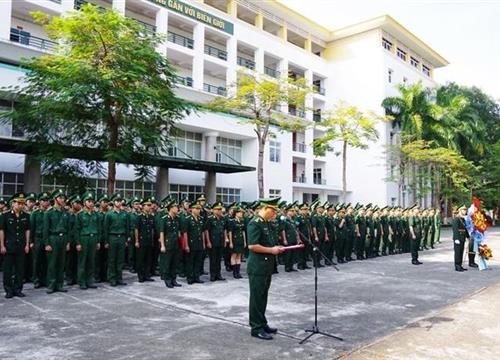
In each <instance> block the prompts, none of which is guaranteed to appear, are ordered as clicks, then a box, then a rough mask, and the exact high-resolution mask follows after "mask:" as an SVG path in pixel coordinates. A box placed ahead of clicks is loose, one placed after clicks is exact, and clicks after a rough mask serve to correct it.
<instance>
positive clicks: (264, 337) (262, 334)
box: [252, 330, 273, 340]
mask: <svg viewBox="0 0 500 360" xmlns="http://www.w3.org/2000/svg"><path fill="white" fill-rule="evenodd" d="M252 336H253V337H256V338H257V339H261V340H272V339H273V337H272V336H271V335H270V334H268V333H266V332H265V331H264V330H261V331H259V332H258V333H256V334H252Z"/></svg>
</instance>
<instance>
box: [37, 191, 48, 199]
mask: <svg viewBox="0 0 500 360" xmlns="http://www.w3.org/2000/svg"><path fill="white" fill-rule="evenodd" d="M38 200H39V201H48V200H50V194H49V193H48V192H42V193H40V195H38Z"/></svg>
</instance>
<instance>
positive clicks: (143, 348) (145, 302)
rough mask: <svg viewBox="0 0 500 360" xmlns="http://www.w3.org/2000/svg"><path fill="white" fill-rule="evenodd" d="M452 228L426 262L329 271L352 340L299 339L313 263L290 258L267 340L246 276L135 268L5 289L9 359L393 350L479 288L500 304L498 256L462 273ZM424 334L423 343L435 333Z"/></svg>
mask: <svg viewBox="0 0 500 360" xmlns="http://www.w3.org/2000/svg"><path fill="white" fill-rule="evenodd" d="M449 236H450V232H449V231H444V233H443V237H444V241H443V242H442V243H441V244H440V245H438V248H437V249H435V250H429V251H425V252H422V253H421V256H420V260H421V261H422V262H423V263H424V264H423V265H421V266H414V265H411V264H410V256H409V254H404V255H395V256H388V257H381V258H376V259H370V260H366V261H355V262H352V263H349V264H345V265H341V266H340V271H339V272H337V271H335V270H334V269H333V268H331V267H327V268H321V269H319V283H320V289H319V302H320V305H319V326H320V329H321V330H322V331H326V332H330V333H332V334H335V335H338V336H341V337H343V338H344V339H345V340H344V341H342V342H341V341H337V340H333V339H330V338H326V337H323V336H320V335H315V336H314V337H313V338H312V339H311V340H310V341H309V342H307V343H305V344H303V345H299V344H298V342H299V341H300V339H301V338H303V337H304V336H305V335H306V334H305V333H304V331H303V330H304V328H308V327H310V326H311V325H312V323H313V320H314V299H313V295H314V294H313V290H314V272H313V270H308V271H301V272H297V273H285V272H284V271H283V268H282V267H280V274H278V275H276V276H275V277H274V278H273V283H272V285H271V290H270V299H269V300H270V301H269V305H268V311H267V315H268V320H269V321H270V324H271V325H272V326H276V327H278V328H279V329H280V332H279V335H278V336H276V337H275V340H274V341H268V342H265V341H260V340H257V339H255V338H251V337H250V330H249V327H248V325H247V322H248V314H247V305H248V281H247V280H246V279H243V280H234V279H232V278H230V277H229V274H227V278H228V281H226V282H216V283H210V282H206V283H205V284H202V285H190V286H188V285H186V283H185V282H184V281H182V284H183V287H182V288H176V289H167V288H166V287H165V286H164V285H163V283H161V282H160V281H158V278H157V281H156V282H154V283H138V282H137V281H136V276H134V275H133V274H129V273H126V275H125V278H126V281H128V282H129V285H128V286H125V287H118V288H112V287H110V286H108V285H101V286H100V288H99V289H97V290H87V291H81V290H79V289H78V288H77V287H72V288H70V289H69V292H68V293H65V294H62V293H58V294H54V295H50V296H49V295H46V294H45V290H43V289H37V290H35V289H33V288H32V287H31V285H28V286H26V288H25V293H26V295H27V296H26V297H25V298H22V299H21V298H14V299H12V300H6V299H4V298H3V297H2V298H1V299H0V339H1V341H0V358H1V359H70V358H71V359H104V358H106V359H137V358H141V359H264V358H267V359H334V358H338V357H347V358H363V359H371V358H384V359H385V358H391V357H392V356H395V355H397V353H398V352H397V351H398V350H397V347H395V348H394V349H392V352H391V351H390V350H391V349H390V348H389V346H388V345H387V343H386V344H385V345H379V346H378V348H376V349H375V348H373V346H377V345H376V344H384V343H383V341H384V339H390V336H394V334H401V333H404V332H405V331H411V329H412V328H426V326H430V327H432V326H433V324H438V323H440V322H445V321H448V320H443V319H444V317H443V316H438V315H437V314H440V313H441V312H443V311H451V312H453V309H454V307H455V309H458V308H460V306H461V304H464V303H466V302H467V301H469V302H470V301H471V299H474V294H478V293H480V292H481V294H479V295H481V297H480V299H482V300H478V301H486V302H489V301H491V302H493V303H494V301H498V297H496V298H495V297H492V298H491V299H490V298H489V297H488V296H487V293H486V292H485V291H484V288H485V287H490V286H492V285H494V284H495V283H498V282H499V281H500V271H499V269H500V262H499V261H498V260H494V261H492V262H491V264H492V270H491V271H483V272H479V271H476V270H472V271H471V270H470V271H467V272H464V273H458V272H455V271H453V263H452V259H453V254H452V243H451V240H450V238H449ZM489 243H490V245H491V247H492V248H493V250H494V255H497V254H500V231H499V230H492V231H490V233H489ZM497 258H498V257H497ZM205 278H206V277H205ZM181 280H183V279H181ZM493 289H495V288H494V287H493ZM486 291H488V290H486ZM476 296H477V295H476ZM474 301H476V300H474ZM490 305H491V304H490ZM464 306H466V305H464ZM457 307H458V308H457ZM497 307H498V306H497ZM462 309H463V307H462ZM457 311H458V310H457ZM499 311H500V310H499ZM448 318H453V316H447V317H446V319H448ZM429 319H430V320H429ZM451 321H453V320H451ZM448 322H450V321H448ZM416 324H417V325H418V326H417V325H416ZM419 324H420V325H419ZM422 324H424V325H422ZM425 324H427V325H425ZM429 324H430V325H429ZM450 324H451V325H452V324H453V323H451V322H450ZM459 324H460V326H461V325H463V324H462V323H459ZM457 325H458V324H457ZM451 327H453V326H451ZM424 330H425V329H424ZM427 330H428V329H427ZM455 331H456V329H455ZM463 331H464V332H467V331H468V330H467V328H466V327H465V328H463ZM468 334H469V335H470V336H475V335H473V334H472V333H468ZM408 336H409V335H408ZM418 336H420V337H422V340H424V339H425V336H426V333H425V332H424V333H420V335H418ZM381 339H382V340H381ZM398 339H401V338H398ZM394 341H396V340H394ZM394 341H390V344H393V345H395V343H394ZM398 341H399V340H398ZM446 341H447V338H446V337H444V338H443V342H444V343H446ZM374 342H375V344H372V343H374ZM370 346H371V347H370ZM435 346H442V345H439V344H437V343H435ZM406 350H407V351H408V352H409V354H412V353H413V352H410V349H408V347H406ZM363 351H364V353H363ZM423 354H424V353H422V356H424V355H423ZM438 354H439V353H438ZM426 356H427V357H425V358H430V357H432V356H430V357H429V356H428V353H427V354H426ZM439 356H442V353H441V354H439ZM406 358H410V357H406ZM417 358H419V357H417ZM422 358H423V357H422ZM441 358H443V357H441ZM447 358H452V356H450V357H447ZM468 358H473V357H468ZM484 358H487V357H484Z"/></svg>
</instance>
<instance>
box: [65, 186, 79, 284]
mask: <svg viewBox="0 0 500 360" xmlns="http://www.w3.org/2000/svg"><path fill="white" fill-rule="evenodd" d="M67 203H68V204H69V206H70V209H69V215H70V217H69V231H68V237H69V251H67V252H66V267H65V275H66V283H67V284H68V285H75V284H76V283H77V281H78V270H77V269H78V252H77V250H76V236H75V234H76V231H75V223H76V217H77V215H78V213H79V212H80V210H81V209H82V200H81V199H80V196H78V195H73V196H70V197H69V198H68V201H67Z"/></svg>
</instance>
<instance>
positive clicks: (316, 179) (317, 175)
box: [313, 168, 326, 185]
mask: <svg viewBox="0 0 500 360" xmlns="http://www.w3.org/2000/svg"><path fill="white" fill-rule="evenodd" d="M321 173H322V171H321V168H316V169H313V183H315V184H317V185H325V183H326V181H325V180H324V179H322V176H321Z"/></svg>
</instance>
